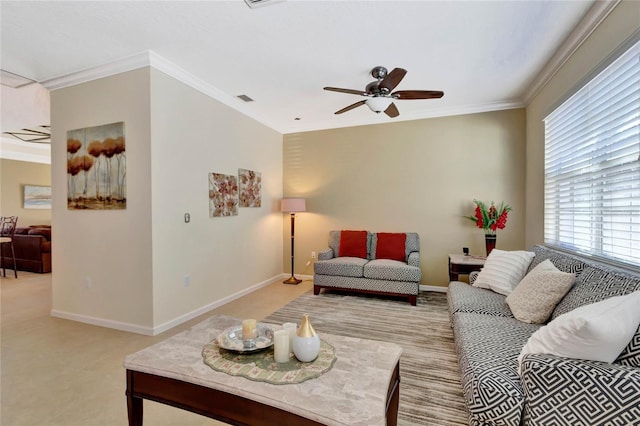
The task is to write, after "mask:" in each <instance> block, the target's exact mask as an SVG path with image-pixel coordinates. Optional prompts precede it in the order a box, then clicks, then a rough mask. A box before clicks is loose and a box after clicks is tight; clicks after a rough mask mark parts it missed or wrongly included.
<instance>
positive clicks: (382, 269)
mask: <svg viewBox="0 0 640 426" xmlns="http://www.w3.org/2000/svg"><path fill="white" fill-rule="evenodd" d="M363 274H364V277H365V278H373V279H378V280H391V281H414V282H418V281H420V278H421V277H422V273H421V271H420V268H418V267H415V266H409V265H407V264H406V263H404V262H400V261H397V260H391V259H375V260H371V261H369V262H368V263H367V264H366V265H364V268H363Z"/></svg>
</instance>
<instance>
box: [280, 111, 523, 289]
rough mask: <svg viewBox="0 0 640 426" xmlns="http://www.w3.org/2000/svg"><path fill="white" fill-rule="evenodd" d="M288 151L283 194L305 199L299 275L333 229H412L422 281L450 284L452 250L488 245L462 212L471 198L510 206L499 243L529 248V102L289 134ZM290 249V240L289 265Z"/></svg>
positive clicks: (299, 226) (469, 209)
mask: <svg viewBox="0 0 640 426" xmlns="http://www.w3.org/2000/svg"><path fill="white" fill-rule="evenodd" d="M283 150H284V152H283V156H284V172H283V173H284V174H283V178H284V195H285V196H288V197H294V196H295V197H298V196H299V197H304V198H306V199H307V210H308V212H305V213H300V214H298V215H297V216H296V239H295V241H296V266H295V270H296V273H298V274H308V275H311V274H313V268H312V266H309V267H306V266H305V263H306V262H307V261H308V260H309V257H310V252H311V251H312V250H315V251H319V250H322V249H324V248H326V246H327V237H328V232H329V231H330V230H332V229H367V230H370V231H382V232H401V231H413V232H417V233H418V234H419V235H420V239H421V260H420V264H421V269H422V273H423V278H422V284H423V285H434V286H446V285H447V283H448V273H447V255H448V253H461V252H462V247H463V246H468V247H470V248H471V252H472V254H473V253H475V254H484V252H485V249H484V234H483V232H482V230H480V229H478V228H476V227H475V225H474V224H473V223H472V222H471V221H468V220H467V219H464V218H463V217H462V216H464V215H471V214H473V208H474V205H473V203H472V200H473V199H474V198H478V199H481V200H485V201H491V200H495V201H497V202H499V201H502V200H504V201H505V202H507V203H509V204H511V205H512V206H513V212H512V213H511V215H510V217H509V221H508V224H507V227H506V229H505V230H502V231H499V232H498V248H500V249H506V250H509V249H522V248H524V247H525V244H524V217H525V209H524V177H525V173H524V166H525V158H524V155H525V151H524V150H525V111H524V110H523V109H514V110H507V111H496V112H489V113H481V114H470V115H462V116H455V117H445V118H434V119H426V120H416V121H403V122H398V123H391V124H380V125H373V126H362V127H350V128H342V129H333V130H323V131H316V132H305V133H297V134H289V135H285V136H284V146H283ZM283 224H284V226H283V239H284V240H285V241H287V240H288V238H287V235H288V232H289V224H288V218H287V217H285V218H284V219H283ZM289 253H290V248H289V246H288V245H286V244H285V246H284V255H283V259H284V260H283V268H284V270H285V271H289V270H290V263H289V262H290V258H289V256H290V255H289Z"/></svg>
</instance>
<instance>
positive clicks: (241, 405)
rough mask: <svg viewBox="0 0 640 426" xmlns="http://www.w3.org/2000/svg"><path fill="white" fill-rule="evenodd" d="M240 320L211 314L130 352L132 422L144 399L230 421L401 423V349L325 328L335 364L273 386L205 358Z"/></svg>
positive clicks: (137, 419) (127, 362) (136, 422)
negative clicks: (207, 350) (233, 373)
mask: <svg viewBox="0 0 640 426" xmlns="http://www.w3.org/2000/svg"><path fill="white" fill-rule="evenodd" d="M239 323H240V320H239V319H237V318H233V317H229V316H224V315H218V316H214V317H211V318H209V319H208V320H206V321H204V322H202V323H200V324H198V325H196V326H195V327H193V328H191V329H189V330H187V331H184V332H182V333H179V334H177V335H175V336H173V337H171V338H169V339H167V340H165V341H162V342H160V343H157V344H155V345H153V346H150V347H148V348H146V349H143V350H141V351H139V352H136V353H134V354H132V355H129V356H127V357H126V359H125V361H124V367H125V368H126V369H127V391H126V394H127V408H128V413H129V425H136V426H138V425H142V416H143V400H144V399H148V400H151V401H156V402H160V403H164V404H168V405H172V406H174V407H178V408H182V409H184V410H188V411H191V412H194V413H198V414H201V415H204V416H207V417H211V418H214V419H217V420H220V421H223V422H227V423H230V424H247V425H274V426H275V425H319V424H323V425H354V426H357V425H362V426H365V425H366V426H372V425H396V424H397V416H398V403H399V382H400V372H399V362H400V355H401V353H402V348H401V347H400V346H398V345H396V344H393V343H387V342H377V341H372V340H365V339H357V338H352V337H343V336H334V335H329V334H324V333H321V334H320V337H321V338H322V339H323V340H325V341H327V342H328V343H330V344H331V345H332V346H333V347H334V348H335V351H336V356H337V360H336V362H335V364H334V366H333V368H332V369H331V370H330V371H328V372H327V373H325V374H323V375H322V376H320V377H318V378H316V379H312V380H308V381H306V382H302V383H299V384H287V385H272V384H269V383H264V382H257V381H252V380H249V379H246V378H244V377H239V376H231V375H228V374H226V373H222V372H218V371H215V370H213V369H212V368H210V367H209V366H207V365H206V364H205V363H204V362H203V359H202V348H203V346H204V345H205V344H207V343H209V342H211V341H212V340H214V339H215V338H216V336H218V335H219V334H220V333H221V332H222V331H223V330H224V329H225V328H227V327H230V326H233V325H236V324H239Z"/></svg>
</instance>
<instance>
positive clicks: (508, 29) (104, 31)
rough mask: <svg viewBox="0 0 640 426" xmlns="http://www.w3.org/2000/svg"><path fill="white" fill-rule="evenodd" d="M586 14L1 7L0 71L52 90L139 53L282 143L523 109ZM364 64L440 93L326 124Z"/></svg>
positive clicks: (497, 5)
mask: <svg viewBox="0 0 640 426" xmlns="http://www.w3.org/2000/svg"><path fill="white" fill-rule="evenodd" d="M599 3H601V2H599ZM605 3H606V2H605ZM593 4H594V1H592V0H588V1H587V0H582V1H562V0H555V1H491V2H489V1H302V0H288V1H284V2H277V3H274V4H271V5H268V6H263V7H260V8H255V9H250V8H249V7H247V5H246V4H245V2H244V1H242V0H234V1H193V2H191V1H189V2H187V1H146V2H142V1H105V2H88V1H85V2H83V1H74V2H59V1H47V2H39V1H38V2H35V1H6V0H3V1H2V2H1V4H0V19H1V46H0V47H1V58H0V60H1V62H0V66H1V68H2V69H4V70H7V71H10V72H12V73H15V74H19V75H22V76H24V77H28V78H30V79H33V80H36V81H38V82H42V83H43V84H44V85H45V86H46V87H49V88H51V87H55V84H52V83H51V82H53V81H58V80H59V79H60V78H63V77H65V76H68V75H72V74H74V73H78V72H79V71H83V70H86V69H90V68H95V67H98V68H99V67H102V66H104V65H106V64H109V63H111V62H114V61H116V62H117V61H120V60H122V59H123V58H127V57H131V56H132V55H133V56H135V55H139V54H142V53H146V54H147V55H148V54H149V53H148V52H151V54H152V55H154V57H155V58H161V59H162V60H163V62H164V61H166V63H170V64H172V66H173V69H174V70H175V69H180V70H181V73H183V75H187V76H188V78H189V79H191V81H197V82H198V84H197V85H198V86H200V87H207V88H209V89H210V90H209V92H210V93H217V94H220V97H221V98H224V101H225V103H227V104H229V105H231V106H234V107H236V108H237V109H239V110H240V111H243V112H246V113H248V114H249V115H250V116H252V117H254V118H256V119H257V120H259V121H261V122H263V123H265V124H266V125H268V126H270V127H272V128H274V129H275V130H277V131H279V132H281V133H292V132H296V131H306V130H316V129H323V128H335V127H344V126H352V125H361V124H370V123H383V122H391V121H399V120H406V119H417V118H425V117H434V116H441V115H450V114H461V113H469V112H479V111H488V110H497V109H504V108H512V107H520V106H523V105H525V104H526V102H527V101H528V100H529V99H530V97H531V96H532V94H533V93H535V90H536V88H537V87H539V85H540V83H541V81H540V79H539V78H538V77H539V76H540V75H541V73H542V74H544V73H545V72H546V73H547V74H548V73H549V72H551V71H550V70H549V66H547V68H546V69H545V65H546V64H547V63H548V62H549V61H550V60H551V59H552V57H553V55H554V53H556V51H557V50H558V49H559V47H560V46H561V45H562V44H563V42H565V40H566V39H567V37H569V35H570V33H571V32H572V31H573V30H574V28H575V27H576V26H577V25H578V24H579V23H580V21H581V19H582V18H583V17H584V16H585V14H587V12H588V11H589V9H590V8H591V6H593ZM376 65H382V66H385V67H387V68H388V69H389V70H391V69H392V68H394V67H402V68H405V69H407V70H408V73H407V75H406V77H405V78H404V80H403V81H402V82H401V83H400V84H399V85H398V87H397V89H398V90H442V91H444V93H445V95H444V97H443V98H442V99H432V100H401V101H396V105H397V107H398V109H399V111H400V116H399V117H398V118H396V119H391V118H388V117H387V116H386V115H384V114H374V113H373V112H372V111H371V110H369V109H368V108H367V107H366V106H361V107H359V108H356V109H354V110H352V111H349V112H346V113H344V114H341V115H334V114H333V113H334V112H335V111H337V110H339V109H341V108H343V107H345V106H347V105H349V104H352V103H354V102H357V101H359V100H360V99H361V98H360V97H358V96H356V95H349V94H343V93H334V92H327V91H324V90H322V88H323V87H324V86H334V87H342V88H349V89H358V90H360V89H364V86H365V85H366V84H367V83H368V82H370V81H372V80H373V78H372V77H371V76H370V75H369V72H370V70H371V69H372V68H373V67H374V66H376ZM537 78H538V79H537ZM18 90H20V89H18ZM241 94H245V95H248V96H249V97H251V98H253V99H254V100H255V102H252V103H249V104H245V103H244V102H242V101H240V100H237V99H236V98H235V96H237V95H241ZM296 117H299V118H300V120H295V118H296Z"/></svg>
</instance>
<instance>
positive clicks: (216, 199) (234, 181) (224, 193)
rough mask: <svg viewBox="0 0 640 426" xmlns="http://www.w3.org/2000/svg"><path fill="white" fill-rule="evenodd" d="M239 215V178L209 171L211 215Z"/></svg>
mask: <svg viewBox="0 0 640 426" xmlns="http://www.w3.org/2000/svg"><path fill="white" fill-rule="evenodd" d="M237 215H238V178H237V177H236V176H233V175H224V174H221V173H209V217H222V216H237Z"/></svg>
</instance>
